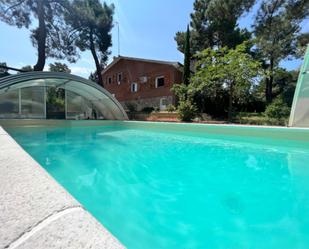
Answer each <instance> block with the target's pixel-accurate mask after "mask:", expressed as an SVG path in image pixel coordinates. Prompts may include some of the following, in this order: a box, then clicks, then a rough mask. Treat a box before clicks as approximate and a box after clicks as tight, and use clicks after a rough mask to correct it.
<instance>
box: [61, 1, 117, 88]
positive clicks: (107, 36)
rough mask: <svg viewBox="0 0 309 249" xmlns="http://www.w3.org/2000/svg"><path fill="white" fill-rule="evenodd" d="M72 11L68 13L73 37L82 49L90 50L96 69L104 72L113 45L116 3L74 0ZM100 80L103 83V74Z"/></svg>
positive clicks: (99, 76) (67, 17)
mask: <svg viewBox="0 0 309 249" xmlns="http://www.w3.org/2000/svg"><path fill="white" fill-rule="evenodd" d="M71 8H72V11H71V12H70V13H68V14H67V15H66V21H67V23H68V24H69V25H70V26H71V27H72V28H73V31H72V32H71V34H72V39H73V40H74V44H75V45H76V46H77V47H78V48H79V49H80V50H81V51H85V50H89V51H90V52H91V54H92V57H93V59H94V61H95V65H96V71H97V72H102V69H103V67H104V65H105V63H106V62H107V59H108V55H109V54H110V51H109V48H110V47H111V45H112V37H111V33H110V32H111V29H112V27H113V14H114V5H113V4H112V5H107V4H106V3H103V4H101V2H100V1H99V0H73V2H72V5H71ZM98 81H99V82H100V84H101V85H103V80H102V75H101V73H99V74H98Z"/></svg>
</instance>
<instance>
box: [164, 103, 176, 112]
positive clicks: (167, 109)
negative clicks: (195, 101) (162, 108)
mask: <svg viewBox="0 0 309 249" xmlns="http://www.w3.org/2000/svg"><path fill="white" fill-rule="evenodd" d="M166 111H167V112H175V111H176V107H175V106H174V105H171V104H169V105H168V106H167V107H166Z"/></svg>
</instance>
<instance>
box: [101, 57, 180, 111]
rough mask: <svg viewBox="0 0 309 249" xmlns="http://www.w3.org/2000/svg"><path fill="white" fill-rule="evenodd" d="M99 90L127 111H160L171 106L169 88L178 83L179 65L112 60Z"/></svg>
mask: <svg viewBox="0 0 309 249" xmlns="http://www.w3.org/2000/svg"><path fill="white" fill-rule="evenodd" d="M102 76H103V86H104V88H105V89H106V90H108V91H109V92H110V93H111V94H113V95H114V96H115V97H116V99H117V100H118V101H119V102H120V103H121V104H122V105H123V106H124V108H125V109H128V106H129V105H132V104H133V105H134V106H135V107H136V109H137V110H138V111H140V110H142V109H143V108H145V107H157V108H160V109H161V110H164V109H165V108H166V106H167V105H169V104H175V96H174V94H173V93H172V92H171V87H172V86H173V84H175V83H176V84H177V83H181V82H182V65H181V64H180V63H178V62H168V61H157V60H146V59H140V58H132V57H123V56H118V57H115V58H114V60H113V62H112V63H110V64H109V65H108V66H107V67H106V68H105V69H104V70H103V72H102Z"/></svg>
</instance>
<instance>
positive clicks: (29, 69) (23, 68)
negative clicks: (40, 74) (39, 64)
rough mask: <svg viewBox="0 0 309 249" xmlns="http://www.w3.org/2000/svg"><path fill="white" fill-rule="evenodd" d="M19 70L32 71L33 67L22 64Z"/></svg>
mask: <svg viewBox="0 0 309 249" xmlns="http://www.w3.org/2000/svg"><path fill="white" fill-rule="evenodd" d="M20 70H21V71H22V72H31V71H34V70H33V67H32V66H30V65H27V66H23V67H22V68H21V69H20Z"/></svg>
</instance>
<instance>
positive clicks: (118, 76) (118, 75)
mask: <svg viewBox="0 0 309 249" xmlns="http://www.w3.org/2000/svg"><path fill="white" fill-rule="evenodd" d="M121 81H122V73H118V74H117V83H118V85H120V83H121Z"/></svg>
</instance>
